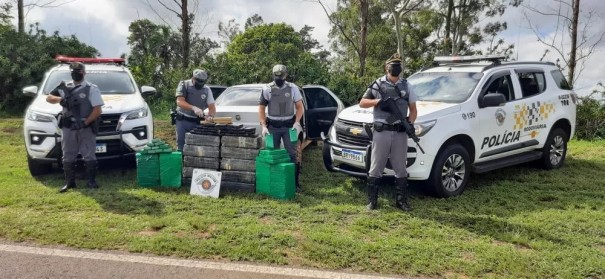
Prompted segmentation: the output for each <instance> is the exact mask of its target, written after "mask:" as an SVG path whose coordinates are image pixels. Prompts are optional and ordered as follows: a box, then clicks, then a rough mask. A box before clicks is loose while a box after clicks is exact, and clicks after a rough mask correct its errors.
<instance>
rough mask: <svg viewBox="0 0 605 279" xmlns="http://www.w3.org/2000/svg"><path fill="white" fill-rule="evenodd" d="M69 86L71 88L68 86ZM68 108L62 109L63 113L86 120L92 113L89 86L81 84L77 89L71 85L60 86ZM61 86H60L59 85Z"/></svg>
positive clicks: (84, 83)
mask: <svg viewBox="0 0 605 279" xmlns="http://www.w3.org/2000/svg"><path fill="white" fill-rule="evenodd" d="M70 84H71V85H72V86H70ZM62 85H63V86H64V88H61V90H63V91H64V94H65V98H66V100H67V102H68V107H66V108H65V107H64V108H63V112H64V113H70V114H72V115H73V116H74V117H77V118H80V119H82V118H87V117H88V116H89V115H90V114H91V113H92V103H91V102H90V99H89V96H90V84H89V83H87V82H83V83H82V84H81V85H79V87H76V88H74V87H73V83H67V85H65V84H62ZM60 86H61V85H60Z"/></svg>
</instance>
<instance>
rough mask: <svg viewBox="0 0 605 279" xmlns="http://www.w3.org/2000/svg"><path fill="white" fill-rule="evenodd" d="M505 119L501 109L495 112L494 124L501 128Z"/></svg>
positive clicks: (504, 113)
mask: <svg viewBox="0 0 605 279" xmlns="http://www.w3.org/2000/svg"><path fill="white" fill-rule="evenodd" d="M505 119H506V112H505V111H504V110H503V109H498V110H497V111H496V123H498V126H502V124H504V120H505Z"/></svg>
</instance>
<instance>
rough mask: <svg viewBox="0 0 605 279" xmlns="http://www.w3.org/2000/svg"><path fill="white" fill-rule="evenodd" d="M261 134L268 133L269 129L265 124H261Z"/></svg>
mask: <svg viewBox="0 0 605 279" xmlns="http://www.w3.org/2000/svg"><path fill="white" fill-rule="evenodd" d="M261 134H262V135H263V137H264V136H266V135H268V134H269V129H267V126H263V130H262V132H261Z"/></svg>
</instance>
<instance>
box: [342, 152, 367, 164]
mask: <svg viewBox="0 0 605 279" xmlns="http://www.w3.org/2000/svg"><path fill="white" fill-rule="evenodd" d="M342 158H345V159H349V160H353V161H357V162H363V154H362V153H361V152H360V151H355V150H350V149H343V150H342Z"/></svg>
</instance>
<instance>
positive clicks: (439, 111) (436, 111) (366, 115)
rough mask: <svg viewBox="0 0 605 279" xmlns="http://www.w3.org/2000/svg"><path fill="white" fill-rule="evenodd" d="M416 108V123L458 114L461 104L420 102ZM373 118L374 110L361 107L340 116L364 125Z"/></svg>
mask: <svg viewBox="0 0 605 279" xmlns="http://www.w3.org/2000/svg"><path fill="white" fill-rule="evenodd" d="M416 108H417V109H418V117H417V119H416V122H424V121H429V120H433V119H437V118H440V117H443V116H446V115H449V114H452V113H455V112H458V111H460V104H451V103H443V102H425V101H418V102H416ZM373 117H374V115H373V108H360V107H359V105H354V106H351V107H348V108H346V109H344V110H343V111H342V112H341V113H340V114H339V115H338V118H339V119H342V120H348V121H354V122H364V123H370V122H372V119H373Z"/></svg>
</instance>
